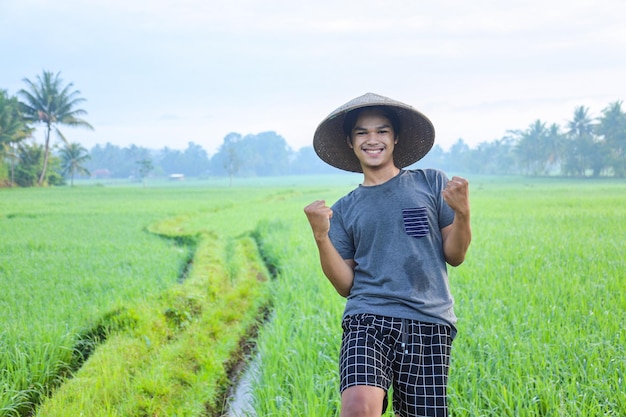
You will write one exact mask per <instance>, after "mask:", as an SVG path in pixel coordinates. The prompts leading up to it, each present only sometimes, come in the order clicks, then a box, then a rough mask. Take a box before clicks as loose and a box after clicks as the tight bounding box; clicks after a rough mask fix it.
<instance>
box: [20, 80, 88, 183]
mask: <svg viewBox="0 0 626 417" xmlns="http://www.w3.org/2000/svg"><path fill="white" fill-rule="evenodd" d="M60 75H61V73H60V72H59V73H57V74H56V75H55V74H52V72H49V71H44V72H43V74H42V75H41V76H37V82H36V83H34V82H32V81H30V80H29V79H28V78H24V80H23V81H24V82H25V83H26V84H27V85H28V90H24V89H22V90H20V91H18V95H19V96H20V97H21V98H22V99H23V100H24V101H23V102H22V103H21V104H22V106H21V107H22V113H23V114H24V117H25V119H26V120H27V121H28V122H29V123H43V124H44V125H45V144H44V160H43V168H42V170H41V175H40V176H39V181H38V184H39V185H42V184H43V182H44V179H45V178H46V170H47V169H48V158H49V156H50V132H51V131H52V130H54V131H55V132H56V134H57V135H58V136H59V138H60V139H61V140H62V141H63V142H64V143H67V140H66V139H65V137H64V136H63V134H62V133H61V131H60V130H59V125H66V126H72V127H86V128H88V129H91V130H93V127H92V126H91V125H90V124H89V123H87V122H86V121H85V120H83V119H81V118H80V117H79V116H82V115H85V114H87V112H86V111H85V110H83V109H80V108H77V106H78V105H79V104H80V103H82V102H83V101H85V99H84V98H81V97H80V91H78V90H74V91H71V90H72V87H73V84H72V83H69V84H67V85H66V86H63V80H62V79H61V77H60Z"/></svg>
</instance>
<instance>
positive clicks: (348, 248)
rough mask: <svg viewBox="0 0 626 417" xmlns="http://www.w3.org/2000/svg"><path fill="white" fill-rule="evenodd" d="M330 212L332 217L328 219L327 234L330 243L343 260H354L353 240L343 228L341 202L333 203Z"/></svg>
mask: <svg viewBox="0 0 626 417" xmlns="http://www.w3.org/2000/svg"><path fill="white" fill-rule="evenodd" d="M332 210H333V216H332V217H331V219H330V231H329V233H328V236H329V237H330V241H331V242H332V243H333V245H334V246H335V249H337V252H339V255H341V257H342V258H343V259H354V254H355V252H356V249H355V247H354V238H353V236H352V235H351V234H350V233H349V232H348V230H347V229H346V227H345V224H344V221H343V216H342V211H341V201H339V202H337V203H335V204H334V205H333V207H332Z"/></svg>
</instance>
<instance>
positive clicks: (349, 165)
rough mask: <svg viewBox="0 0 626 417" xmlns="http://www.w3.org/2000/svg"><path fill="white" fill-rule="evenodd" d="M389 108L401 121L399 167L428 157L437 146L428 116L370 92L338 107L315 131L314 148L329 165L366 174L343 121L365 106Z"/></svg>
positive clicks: (397, 147) (397, 149)
mask: <svg viewBox="0 0 626 417" xmlns="http://www.w3.org/2000/svg"><path fill="white" fill-rule="evenodd" d="M371 106H389V107H391V108H392V109H393V110H394V111H395V113H396V114H397V115H398V118H399V119H400V126H401V127H400V132H396V134H398V143H397V144H396V145H395V148H394V151H393V160H394V162H395V164H396V166H397V167H398V168H404V167H406V166H409V165H411V164H413V163H415V162H417V161H419V160H420V159H422V158H423V157H424V155H426V154H427V153H428V151H430V149H431V148H432V146H433V144H434V143H435V128H434V127H433V124H432V123H431V121H430V120H428V118H427V117H426V116H424V115H423V114H422V113H420V112H419V111H417V110H415V109H414V108H413V107H411V106H409V105H408V104H404V103H401V102H399V101H396V100H393V99H390V98H387V97H383V96H380V95H378V94H374V93H367V94H364V95H362V96H360V97H357V98H355V99H353V100H350V101H349V102H347V103H346V104H344V105H343V106H341V107H339V108H337V109H336V110H335V111H333V112H332V113H331V114H329V115H328V117H326V118H325V119H324V120H323V121H322V123H320V125H319V126H318V127H317V129H316V130H315V135H314V136H313V148H314V149H315V152H316V153H317V155H318V156H319V157H320V158H321V159H322V160H323V161H324V162H326V163H327V164H329V165H332V166H334V167H335V168H339V169H343V170H344V171H350V172H363V170H362V169H361V164H360V162H359V160H358V159H357V157H356V155H355V154H354V151H353V150H352V149H351V148H350V147H349V146H348V144H347V142H346V135H345V133H344V131H343V120H344V118H345V116H346V114H347V113H348V112H350V111H351V110H355V109H358V108H361V107H371Z"/></svg>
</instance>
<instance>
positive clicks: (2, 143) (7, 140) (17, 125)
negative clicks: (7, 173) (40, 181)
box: [0, 90, 33, 185]
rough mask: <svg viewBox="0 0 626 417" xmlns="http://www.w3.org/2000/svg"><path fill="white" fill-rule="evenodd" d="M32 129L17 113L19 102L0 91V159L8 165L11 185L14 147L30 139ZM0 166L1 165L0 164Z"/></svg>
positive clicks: (15, 158) (15, 156)
mask: <svg viewBox="0 0 626 417" xmlns="http://www.w3.org/2000/svg"><path fill="white" fill-rule="evenodd" d="M32 131H33V129H32V128H30V127H28V125H27V124H26V122H25V121H24V118H23V117H22V115H21V114H20V112H19V102H18V101H17V98H15V97H9V96H8V94H7V92H6V91H5V90H0V157H2V158H6V159H7V160H8V161H9V163H10V170H11V185H13V183H14V174H15V171H14V168H15V162H16V160H17V151H16V148H15V147H16V146H17V144H18V143H20V142H21V141H22V140H24V139H26V138H28V137H30V135H31V134H32ZM0 166H2V164H1V163H0Z"/></svg>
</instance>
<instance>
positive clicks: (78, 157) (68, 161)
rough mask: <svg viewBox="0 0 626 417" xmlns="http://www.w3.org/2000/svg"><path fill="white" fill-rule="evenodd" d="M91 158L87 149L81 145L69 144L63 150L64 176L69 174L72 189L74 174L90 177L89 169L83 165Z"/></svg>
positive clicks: (62, 164)
mask: <svg viewBox="0 0 626 417" xmlns="http://www.w3.org/2000/svg"><path fill="white" fill-rule="evenodd" d="M90 158H91V156H89V153H88V152H87V149H85V148H84V147H82V146H81V145H80V144H79V143H68V144H67V145H66V146H65V148H63V149H61V168H62V170H63V175H67V174H69V176H70V186H71V187H73V186H74V174H76V173H78V174H84V175H90V174H89V171H88V170H87V168H85V167H84V166H83V165H82V164H83V163H84V162H86V161H87V160H88V159H90Z"/></svg>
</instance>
